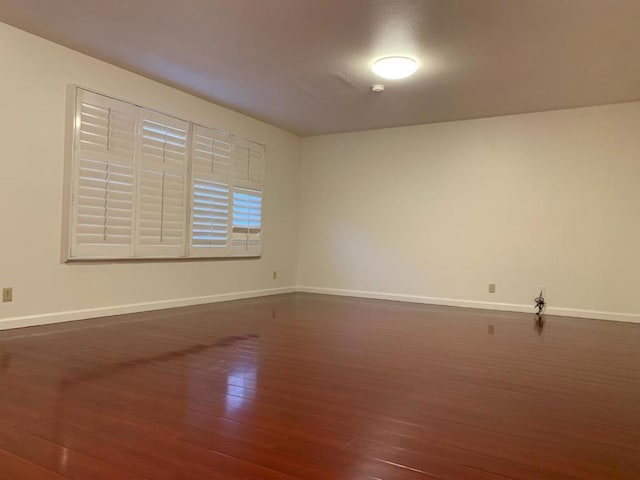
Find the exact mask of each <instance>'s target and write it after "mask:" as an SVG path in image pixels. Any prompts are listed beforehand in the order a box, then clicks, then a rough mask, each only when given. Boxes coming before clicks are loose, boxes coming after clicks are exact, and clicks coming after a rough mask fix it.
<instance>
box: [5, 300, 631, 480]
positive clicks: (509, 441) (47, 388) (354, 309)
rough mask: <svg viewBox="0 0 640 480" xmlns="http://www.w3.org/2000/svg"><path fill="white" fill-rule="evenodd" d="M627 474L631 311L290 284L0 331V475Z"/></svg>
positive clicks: (532, 477) (322, 478) (194, 478)
mask: <svg viewBox="0 0 640 480" xmlns="http://www.w3.org/2000/svg"><path fill="white" fill-rule="evenodd" d="M145 478H146V479H185V480H187V479H188V480H198V479H267V480H269V479H273V480H278V479H280V480H287V479H288V480H294V479H312V480H331V479H340V480H351V479H354V480H355V479H358V480H360V479H369V480H373V479H384V480H388V479H389V480H391V479H425V480H426V479H451V480H453V479H456V480H458V479H471V480H474V479H478V480H479V479H494V480H498V479H501V480H504V479H527V480H546V479H548V480H559V479H574V480H575V479H584V480H596V479H598V480H599V479H607V480H615V479H639V478H640V325H633V324H623V323H615V322H603V321H592V320H584V319H569V318H560V317H547V318H546V319H545V322H544V323H543V324H536V323H535V317H534V316H533V315H524V314H513V313H499V312H488V311H477V310H463V309H456V308H446V307H433V306H424V305H412V304H402V303H394V302H384V301H375V300H362V299H348V298H339V297H328V296H320V295H310V294H291V295H282V296H274V297H268V298H262V299H251V300H243V301H237V302H227V303H219V304H214V305H208V306H197V307H188V308H182V309H174V310H167V311H161V312H150V313H142V314H134V315H125V316H119V317H112V318H106V319H98V320H89V321H83V322H74V323H66V324H59V325H53V326H46V327H36V328H30V329H22V330H13V331H4V332H0V479H2V480H5V479H12V480H13V479H20V480H22V479H76V480H79V479H91V480H101V479H145Z"/></svg>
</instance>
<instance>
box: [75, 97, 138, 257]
mask: <svg viewBox="0 0 640 480" xmlns="http://www.w3.org/2000/svg"><path fill="white" fill-rule="evenodd" d="M135 113H136V109H135V107H134V106H133V105H130V104H127V103H124V102H120V101H117V100H114V99H111V98H108V97H104V96H102V95H96V94H94V93H91V92H87V91H84V90H78V94H77V96H76V120H75V125H74V128H75V131H74V162H73V187H72V188H73V193H72V204H71V208H72V212H71V242H70V252H69V254H70V257H71V258H122V257H128V256H130V255H131V243H132V242H131V240H132V235H133V216H134V215H133V214H134V207H133V196H134V185H135V170H134V151H135Z"/></svg>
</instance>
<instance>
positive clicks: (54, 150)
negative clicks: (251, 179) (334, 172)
mask: <svg viewBox="0 0 640 480" xmlns="http://www.w3.org/2000/svg"><path fill="white" fill-rule="evenodd" d="M0 65H2V75H0V91H1V92H2V95H1V96H0V132H1V137H0V138H2V147H1V150H0V172H1V173H0V287H4V286H12V287H13V288H14V301H13V302H12V303H0V328H4V327H7V326H20V325H24V324H29V323H43V322H46V321H57V320H62V319H69V318H80V317H86V316H92V315H97V314H105V313H116V312H119V311H128V310H132V309H140V308H151V307H161V306H171V305H179V304H181V301H182V300H180V299H185V298H192V297H203V296H204V297H208V296H211V295H218V294H225V293H231V292H245V291H254V290H264V289H274V288H282V287H292V286H294V285H295V275H296V255H295V253H294V254H292V252H296V249H297V218H298V200H297V199H298V184H297V183H298V176H299V175H298V174H299V168H298V167H299V148H300V140H299V138H298V137H296V136H294V135H292V134H290V133H287V132H285V131H283V130H280V129H277V128H275V127H272V126H269V125H267V124H264V123H261V122H259V121H256V120H253V119H250V118H248V117H246V116H243V115H240V114H238V113H235V112H232V111H230V110H227V109H225V108H222V107H219V106H216V105H213V104H211V103H208V102H205V101H203V100H200V99H197V98H195V97H193V96H190V95H187V94H185V93H182V92H180V91H178V90H175V89H172V88H170V87H167V86H164V85H162V84H159V83H157V82H154V81H151V80H148V79H146V78H143V77H141V76H138V75H135V74H132V73H130V72H127V71H124V70H122V69H119V68H116V67H114V66H111V65H109V64H107V63H104V62H100V61H98V60H95V59H92V58H90V57H87V56H85V55H82V54H80V53H77V52H74V51H72V50H69V49H67V48H64V47H61V46H59V45H56V44H54V43H51V42H48V41H46V40H43V39H41V38H38V37H35V36H33V35H30V34H28V33H25V32H22V31H20V30H17V29H14V28H12V27H9V26H7V25H4V24H0ZM68 84H79V85H81V86H85V87H89V88H92V89H95V90H97V91H100V92H104V93H107V94H110V95H113V96H116V97H119V98H123V99H127V100H132V101H135V102H136V103H139V104H141V105H144V106H149V107H152V108H155V109H158V110H161V111H165V112H167V113H171V114H174V115H177V116H179V117H182V118H186V119H189V120H194V121H197V122H199V123H202V124H205V125H210V126H213V127H217V128H221V129H224V130H228V131H231V132H233V133H235V134H237V135H240V136H243V137H246V138H249V139H251V140H255V141H257V142H260V143H263V144H265V145H266V146H267V180H266V185H265V200H264V205H265V207H264V208H265V213H264V215H265V228H264V254H263V257H262V258H261V259H259V260H248V259H236V260H223V261H170V262H148V263H110V264H101V265H78V264H62V263H61V262H60V242H61V238H62V236H61V224H62V222H61V218H62V192H63V190H62V189H63V166H64V142H65V101H66V88H67V85H68ZM273 270H277V271H278V279H277V280H272V271H273ZM222 298H227V297H222ZM168 300H178V301H177V302H173V303H172V302H167V301H168ZM201 300H203V299H201ZM147 302H159V303H156V304H152V305H146V306H144V307H123V308H120V309H118V308H107V309H106V310H103V309H102V307H118V306H123V305H125V306H126V305H131V304H140V303H147ZM190 302H192V301H186V303H190ZM84 309H98V310H91V311H89V312H75V313H69V312H73V311H77V310H84ZM43 315H44V316H43ZM25 317H26V318H25Z"/></svg>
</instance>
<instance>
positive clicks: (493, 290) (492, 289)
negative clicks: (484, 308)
mask: <svg viewBox="0 0 640 480" xmlns="http://www.w3.org/2000/svg"><path fill="white" fill-rule="evenodd" d="M489 293H496V284H495V283H490V284H489Z"/></svg>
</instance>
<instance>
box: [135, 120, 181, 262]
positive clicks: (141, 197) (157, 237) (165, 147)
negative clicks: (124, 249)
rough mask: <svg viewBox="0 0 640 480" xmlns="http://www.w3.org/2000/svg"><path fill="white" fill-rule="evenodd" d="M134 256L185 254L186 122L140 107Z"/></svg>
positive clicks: (173, 255)
mask: <svg viewBox="0 0 640 480" xmlns="http://www.w3.org/2000/svg"><path fill="white" fill-rule="evenodd" d="M138 128H139V145H138V204H137V205H138V208H137V222H136V223H137V238H136V240H137V242H136V252H135V253H136V256H150V257H162V256H167V257H176V256H183V255H186V251H185V246H186V241H185V237H186V228H185V227H186V222H185V220H186V193H187V192H186V190H187V189H186V180H187V136H188V130H189V124H188V123H187V122H185V121H182V120H178V119H176V118H173V117H170V116H168V115H163V114H160V113H156V112H153V111H150V110H141V114H140V119H139V125H138Z"/></svg>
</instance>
